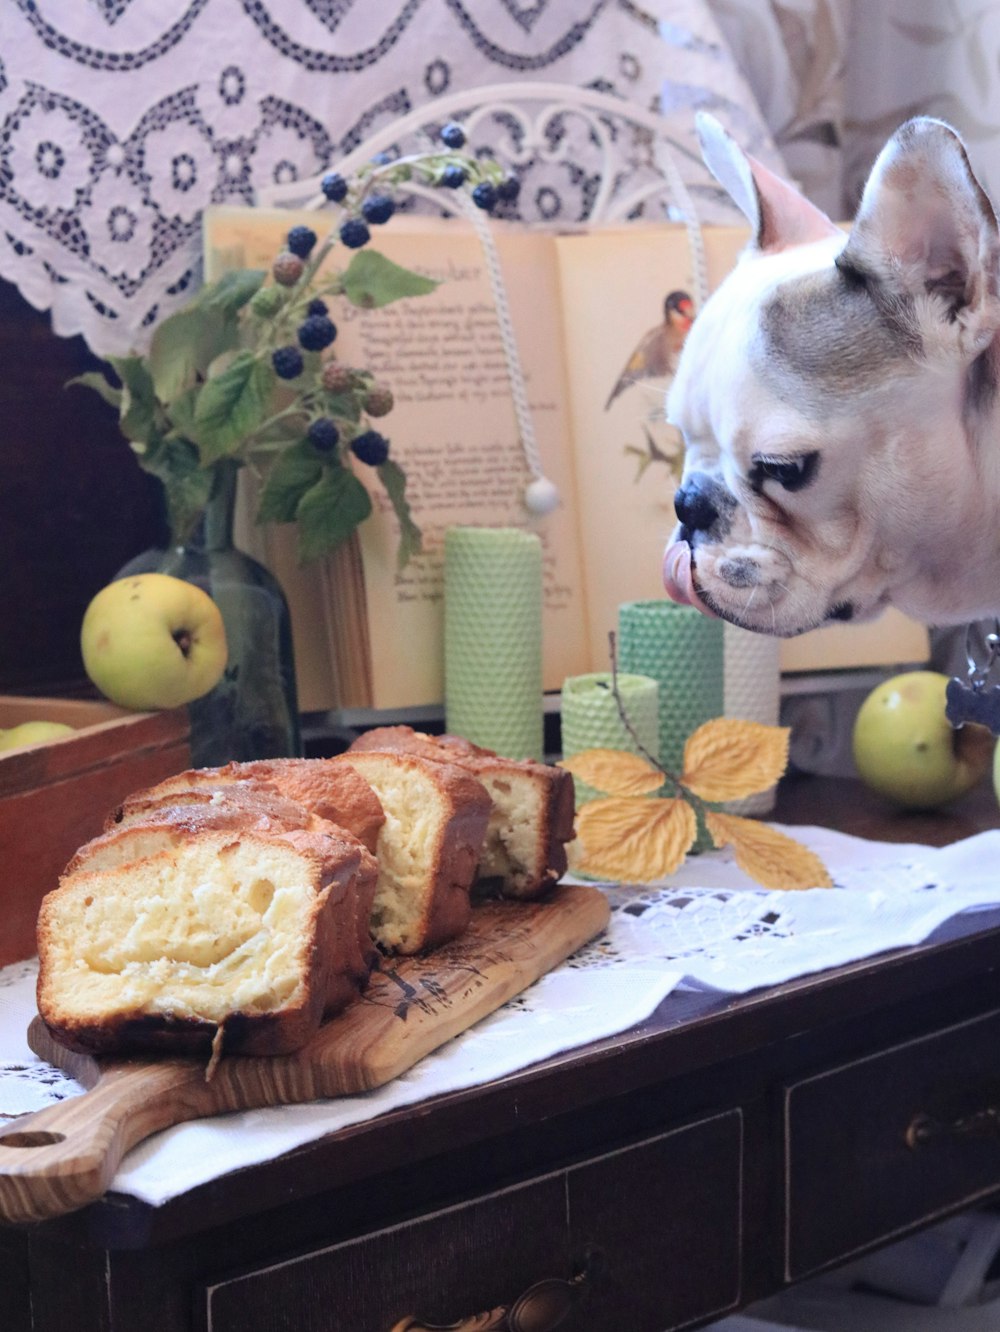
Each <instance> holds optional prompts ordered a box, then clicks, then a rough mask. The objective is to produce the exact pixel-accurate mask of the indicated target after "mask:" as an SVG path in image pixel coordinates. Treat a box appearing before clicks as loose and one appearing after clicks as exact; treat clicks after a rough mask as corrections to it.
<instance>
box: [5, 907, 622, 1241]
mask: <svg viewBox="0 0 1000 1332" xmlns="http://www.w3.org/2000/svg"><path fill="white" fill-rule="evenodd" d="M608 914H609V912H608V905H607V900H606V898H605V897H604V895H603V894H602V893H601V892H600V890H599V889H597V888H592V887H589V886H586V885H565V884H564V885H560V886H558V887H557V888H556V889H555V891H554V892H553V893H552V895H551V896H548V897H546V898H545V899H544V900H543V901H539V902H500V901H496V902H486V903H483V904H482V905H480V906H478V907H477V908H476V910H475V911H474V913H473V918H472V924H471V925H470V927H469V929H468V930H467V931H466V933H465V934H463V935H462V936H461V938H459V939H456V940H453V941H452V942H451V943H449V944H446V945H444V947H442V948H439V949H437V950H436V951H435V952H433V953H430V954H428V955H427V956H426V957H412V958H402V959H399V960H398V961H395V960H386V961H384V962H383V963H382V964H381V967H380V969H379V970H378V971H376V972H375V974H374V975H373V976H372V979H371V982H370V984H369V986H368V989H367V990H366V991H365V993H364V995H363V996H362V997H361V998H360V999H358V1000H357V1001H356V1002H355V1003H353V1004H352V1005H351V1006H350V1007H349V1008H347V1009H346V1010H345V1011H344V1012H343V1013H341V1014H339V1015H338V1016H337V1017H335V1018H333V1019H332V1020H331V1021H329V1022H327V1023H326V1024H325V1025H324V1026H323V1027H321V1028H320V1030H319V1031H318V1032H317V1034H316V1036H315V1037H314V1038H313V1039H312V1040H311V1041H310V1042H309V1043H308V1044H307V1045H305V1046H303V1048H302V1049H301V1050H298V1051H296V1052H295V1053H294V1054H291V1055H280V1056H275V1057H274V1058H259V1057H258V1058H250V1057H239V1056H236V1057H228V1058H224V1059H222V1060H221V1061H220V1062H219V1064H218V1066H217V1067H216V1069H215V1072H214V1076H213V1077H212V1078H211V1080H210V1081H206V1077H205V1066H204V1065H203V1064H202V1063H200V1062H199V1061H197V1060H193V1059H156V1060H153V1059H140V1058H133V1059H120V1060H116V1059H112V1058H100V1059H95V1058H91V1057H89V1056H86V1055H79V1054H74V1053H73V1052H71V1051H69V1050H66V1049H65V1048H63V1047H62V1046H60V1045H58V1044H56V1042H54V1041H53V1040H52V1039H51V1037H50V1036H49V1035H48V1032H47V1031H46V1029H45V1027H44V1026H43V1025H42V1023H41V1022H40V1020H38V1019H36V1020H35V1021H34V1022H33V1023H32V1025H31V1027H30V1028H29V1043H30V1045H31V1047H32V1049H33V1050H35V1052H36V1053H37V1054H38V1055H40V1056H41V1057H42V1058H43V1059H46V1060H48V1061H49V1062H50V1063H53V1064H56V1065H58V1066H59V1067H60V1068H63V1069H65V1070H66V1071H67V1072H68V1073H70V1074H71V1075H72V1076H73V1077H75V1078H76V1079H77V1080H78V1081H80V1082H81V1083H82V1084H83V1085H84V1086H85V1087H87V1088H88V1090H87V1091H86V1092H85V1094H84V1095H82V1096H76V1097H72V1098H70V1099H69V1100H66V1101H62V1102H60V1103H59V1104H58V1105H53V1106H49V1107H47V1108H46V1109H45V1110H40V1111H38V1112H37V1113H35V1114H33V1115H26V1116H24V1118H22V1119H18V1120H16V1121H14V1122H13V1123H12V1124H11V1125H10V1127H9V1128H8V1129H7V1131H6V1132H4V1133H3V1134H2V1136H0V1219H2V1220H5V1221H9V1222H17V1223H19V1222H28V1221H38V1220H43V1219H46V1218H48V1217H53V1216H59V1215H62V1214H63V1213H65V1212H70V1211H73V1210H75V1209H76V1208H78V1207H82V1206H84V1205H85V1204H86V1203H88V1202H92V1201H94V1200H95V1199H96V1198H99V1197H101V1195H102V1194H103V1193H104V1192H105V1191H106V1190H107V1189H108V1188H109V1186H110V1184H111V1181H112V1179H113V1178H114V1175H115V1172H116V1170H117V1169H118V1165H119V1163H120V1161H121V1159H122V1157H123V1156H124V1155H125V1153H126V1152H127V1151H129V1150H130V1148H132V1147H134V1146H135V1145H136V1144H137V1143H139V1142H142V1141H143V1140H144V1139H145V1138H147V1137H149V1136H150V1134H152V1133H156V1132H159V1131H160V1130H161V1129H165V1128H169V1127H170V1126H171V1125H173V1124H180V1123H182V1122H184V1121H185V1120H189V1119H198V1118H202V1117H204V1116H207V1115H215V1114H220V1113H224V1112H226V1111H230V1110H249V1109H255V1108H257V1107H260V1106H272V1105H288V1104H292V1103H294V1102H301V1101H311V1100H315V1099H317V1098H319V1097H327V1096H342V1095H347V1094H350V1093H354V1092H360V1091H367V1090H370V1089H371V1088H373V1087H378V1086H381V1085H382V1084H384V1083H386V1082H389V1081H391V1079H392V1078H394V1077H397V1076H398V1075H399V1074H400V1073H403V1072H405V1071H406V1070H407V1069H408V1068H412V1066H413V1065H414V1064H415V1063H417V1061H418V1060H419V1059H422V1058H423V1056H424V1055H426V1054H429V1053H430V1052H431V1051H432V1050H435V1049H436V1048H437V1047H438V1046H440V1045H443V1044H444V1043H445V1041H448V1040H450V1039H451V1038H452V1037H453V1036H457V1035H458V1034H459V1033H460V1032H462V1031H465V1030H466V1029H467V1028H468V1027H471V1026H472V1025H473V1024H474V1023H476V1022H478V1021H479V1019H480V1018H483V1017H485V1016H486V1015H487V1014H489V1013H492V1012H493V1011H494V1010H495V1009H497V1008H499V1007H500V1005H501V1004H504V1003H506V1001H507V1000H508V999H511V998H513V997H514V995H516V994H519V993H520V992H521V991H522V990H524V989H526V988H527V987H528V986H529V985H531V984H532V982H533V981H536V980H537V979H538V978H539V977H540V976H543V975H544V974H545V973H546V972H547V971H550V970H551V969H552V968H553V967H554V966H556V965H557V964H558V963H559V962H561V961H563V960H564V959H565V958H567V957H568V956H569V955H570V954H571V953H573V952H575V951H576V949H577V948H579V947H581V946H582V945H583V944H584V943H586V942H587V941H588V940H589V939H591V938H593V937H594V936H595V935H596V934H599V933H600V932H601V930H603V929H604V927H605V925H606V924H607V921H608Z"/></svg>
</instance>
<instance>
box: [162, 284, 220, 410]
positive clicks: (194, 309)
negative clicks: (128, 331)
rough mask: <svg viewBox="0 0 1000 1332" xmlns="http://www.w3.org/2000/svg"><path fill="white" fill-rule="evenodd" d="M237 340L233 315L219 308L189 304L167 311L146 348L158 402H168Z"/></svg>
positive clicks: (187, 386)
mask: <svg viewBox="0 0 1000 1332" xmlns="http://www.w3.org/2000/svg"><path fill="white" fill-rule="evenodd" d="M238 340H239V325H238V324H237V322H236V318H235V316H234V315H231V314H227V313H226V312H225V311H224V310H222V309H206V310H203V309H201V308H200V307H198V306H196V305H190V306H187V307H186V308H185V309H183V310H178V311H177V313H176V314H172V315H169V316H168V317H167V318H166V319H164V320H163V321H162V322H161V323H159V324H157V326H156V330H155V331H154V333H153V340H152V343H151V344H150V348H149V370H150V373H151V375H152V377H153V384H154V387H155V389H156V396H157V397H158V398H159V399H160V401H161V402H172V401H173V399H174V398H176V397H177V395H178V394H180V393H183V392H184V390H185V389H188V388H190V387H191V385H192V384H194V383H195V382H196V381H197V379H198V376H199V375H204V373H205V371H206V370H207V369H208V367H209V366H210V365H211V363H212V362H213V361H214V360H215V358H216V357H217V356H221V355H222V353H223V352H225V351H229V350H230V348H232V347H235V346H236V344H237V342H238Z"/></svg>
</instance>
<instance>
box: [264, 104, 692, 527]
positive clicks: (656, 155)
mask: <svg viewBox="0 0 1000 1332" xmlns="http://www.w3.org/2000/svg"><path fill="white" fill-rule="evenodd" d="M450 121H456V122H458V123H460V124H461V125H462V127H463V129H464V130H465V134H466V140H467V148H466V151H470V152H472V153H482V154H484V155H487V156H489V157H491V158H493V159H494V160H495V161H497V162H500V163H501V164H502V165H503V166H505V167H506V168H507V169H508V170H509V171H510V172H511V174H513V175H515V176H516V177H517V178H518V180H519V182H520V185H521V190H520V193H519V195H518V198H517V201H516V203H503V204H501V205H499V207H498V208H497V209H496V210H495V216H497V217H499V218H503V219H509V220H515V221H520V222H523V223H524V224H525V225H527V226H531V227H541V228H547V229H550V230H560V231H571V230H576V229H582V228H584V227H589V226H595V225H599V224H602V223H603V224H612V223H622V222H627V221H634V220H637V219H640V218H641V219H644V220H648V219H651V218H660V219H664V220H669V221H672V222H680V223H683V225H684V226H685V228H686V230H687V235H688V243H689V245H690V250H691V266H692V276H693V287H694V291H693V295H694V298H695V302H696V306H697V307H699V308H700V306H701V305H702V304H703V303H704V301H705V300H706V298H707V296H708V276H707V267H706V263H705V251H704V245H703V242H702V235H701V228H700V225H699V222H698V217H697V213H696V210H695V207H694V204H693V203H692V200H691V196H690V194H689V192H688V189H687V186H686V185H685V183H684V179H683V176H682V174H681V171H680V168H679V166H678V161H677V160H676V159H677V158H678V157H679V156H681V155H689V154H688V150H687V149H686V148H684V147H683V145H681V144H679V143H678V142H677V141H676V140H673V139H671V138H670V137H668V134H667V131H666V127H665V122H664V121H662V120H661V118H660V117H659V116H657V115H655V114H654V113H653V112H650V111H646V110H645V109H643V108H642V107H639V106H636V105H634V104H631V103H629V102H624V101H622V100H621V99H620V98H617V97H612V96H610V95H609V94H607V93H602V92H598V91H594V90H592V89H588V88H577V87H574V86H571V85H566V84H558V83H502V84H491V85H488V86H485V87H481V88H474V89H469V90H466V91H464V92H457V93H452V94H449V95H447V96H444V97H440V98H438V99H437V100H436V101H435V102H434V103H433V105H432V106H430V107H428V106H422V107H420V108H418V109H417V110H415V111H412V112H410V113H409V114H408V115H405V116H401V117H400V118H399V119H397V120H395V121H393V122H391V123H390V124H388V125H385V126H383V127H382V128H381V129H379V130H377V131H376V132H375V133H374V134H372V135H371V136H370V137H369V138H367V139H366V140H365V141H364V142H363V143H361V144H359V145H358V147H357V148H355V149H354V151H353V152H351V153H349V154H348V155H347V157H345V158H343V159H342V160H341V161H340V162H338V163H337V164H336V166H335V168H334V169H335V170H337V171H339V172H340V173H341V175H344V176H350V175H351V174H352V173H353V172H355V171H356V170H357V169H358V168H359V167H361V166H363V165H364V164H365V163H366V162H370V161H371V159H372V158H373V157H375V156H376V154H378V153H381V152H387V151H391V152H392V153H393V155H394V156H395V155H403V154H404V153H406V152H407V151H414V150H416V149H418V148H427V147H428V146H429V145H431V144H433V143H434V142H436V140H437V135H438V133H439V131H440V129H441V128H442V127H443V126H444V125H445V124H447V123H449V122H450ZM324 174H325V172H324ZM321 179H322V177H321V176H316V177H313V178H310V179H308V180H302V181H293V182H291V183H288V184H283V185H274V186H271V187H269V188H268V189H266V190H262V191H261V192H260V193H259V195H258V199H257V203H258V204H259V205H260V206H261V207H285V208H306V209H310V208H316V209H319V208H322V207H324V206H325V205H326V198H325V196H324V195H323V191H322V189H321V185H320V182H321ZM399 192H400V194H403V195H409V196H410V197H411V198H412V199H413V200H414V201H415V206H416V207H417V208H419V209H420V210H421V211H432V212H436V213H438V214H444V215H453V216H455V215H462V216H465V217H466V218H468V220H469V221H470V222H471V224H472V225H473V226H474V227H475V229H476V231H477V234H478V235H479V238H480V241H481V243H482V246H483V251H484V254H485V257H486V263H487V268H488V271H489V275H490V284H491V287H492V291H493V296H494V300H495V303H496V310H497V316H498V320H499V325H500V335H501V339H502V341H503V347H504V355H505V358H506V362H507V369H508V374H509V378H510V384H511V393H512V396H513V401H514V410H515V412H516V414H517V420H518V429H519V433H520V436H521V443H522V447H523V449H524V454H525V459H526V461H527V464H528V468H529V470H530V473H531V476H532V478H533V479H534V483H537V484H535V489H534V494H535V496H536V497H537V500H538V507H539V508H540V509H543V510H544V508H545V507H547V506H548V504H549V503H550V502H551V496H550V493H549V490H548V483H547V482H546V481H545V478H544V475H543V472H542V467H541V462H540V459H539V456H538V450H537V447H536V444H535V436H534V428H533V426H532V422H531V414H530V411H529V408H528V401H527V393H526V391H525V387H524V376H523V372H522V370H521V365H520V358H519V356H518V350H517V343H516V341H515V338H514V331H513V326H512V323H511V319H510V314H509V310H508V303H507V297H506V292H505V289H504V283H503V273H502V269H501V266H500V262H499V258H498V255H497V250H496V245H495V242H494V239H493V233H492V230H491V227H490V222H489V219H488V218H487V216H486V215H485V214H484V213H483V212H482V211H481V210H480V209H478V208H477V207H476V206H475V205H474V204H473V203H472V201H471V200H470V199H469V198H468V196H467V194H466V192H465V191H464V190H460V191H455V192H454V193H451V192H449V191H446V190H440V189H433V188H432V187H430V186H427V185H422V184H420V183H419V182H418V181H409V182H406V183H405V184H404V185H402V186H401V187H400V191H399ZM534 483H533V484H534ZM531 496H532V486H529V488H528V500H529V507H534V505H532V504H531Z"/></svg>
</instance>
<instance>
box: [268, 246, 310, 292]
mask: <svg viewBox="0 0 1000 1332" xmlns="http://www.w3.org/2000/svg"><path fill="white" fill-rule="evenodd" d="M304 268H305V264H304V263H303V262H302V260H301V259H300V258H299V256H298V255H297V254H292V253H291V252H290V251H288V250H286V251H285V252H284V253H283V254H279V255H278V257H277V259H275V261H274V263H273V264H272V265H271V273H272V275H273V277H274V280H275V282H277V283H278V284H279V285H280V286H282V287H294V286H295V284H296V282H298V280H299V278H300V277H301V276H302V270H303V269H304Z"/></svg>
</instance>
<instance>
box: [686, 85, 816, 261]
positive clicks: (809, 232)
mask: <svg viewBox="0 0 1000 1332" xmlns="http://www.w3.org/2000/svg"><path fill="white" fill-rule="evenodd" d="M695 126H696V128H697V130H698V138H699V140H700V141H701V152H702V156H703V157H704V159H705V165H706V166H707V167H708V169H709V171H711V173H712V175H713V176H714V177H715V179H716V180H717V181H718V182H719V184H720V185H721V186H722V188H723V189H724V190H725V191H726V193H727V194H728V195H729V197H730V198H731V199H732V201H733V203H735V204H736V206H737V208H739V210H740V212H741V213H742V214H743V215H744V217H746V219H747V221H748V222H749V223H750V225H751V227H752V228H753V234H754V243H755V244H756V246H757V248H758V249H761V250H785V249H787V248H788V247H789V246H791V245H804V244H806V243H807V242H808V241H815V240H824V239H825V238H826V237H827V236H833V235H838V234H840V232H839V228H838V227H837V226H835V225H834V223H833V222H831V221H830V219H829V218H828V217H827V215H826V214H825V213H824V212H822V211H821V210H820V209H819V208H817V207H816V206H815V205H814V204H811V203H810V202H809V200H808V199H806V198H805V197H804V196H803V195H802V194H800V193H799V191H798V190H797V189H796V188H795V186H794V185H790V184H789V183H788V182H787V181H785V180H782V179H781V177H780V176H776V175H775V174H774V172H773V171H771V170H770V168H768V167H766V166H764V164H763V162H758V161H757V159H756V158H755V157H750V156H748V155H747V154H746V153H745V152H744V151H743V149H742V148H741V147H740V146H739V144H738V143H737V142H736V140H735V139H734V138H733V137H732V136H731V135H730V134H728V133H727V132H726V130H724V129H723V127H722V126H721V125H720V124H719V122H718V121H717V120H716V119H715V117H714V116H710V115H708V114H707V112H704V111H699V112H698V114H697V116H696V117H695Z"/></svg>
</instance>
